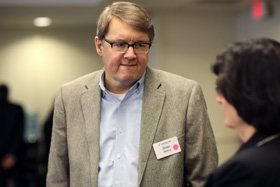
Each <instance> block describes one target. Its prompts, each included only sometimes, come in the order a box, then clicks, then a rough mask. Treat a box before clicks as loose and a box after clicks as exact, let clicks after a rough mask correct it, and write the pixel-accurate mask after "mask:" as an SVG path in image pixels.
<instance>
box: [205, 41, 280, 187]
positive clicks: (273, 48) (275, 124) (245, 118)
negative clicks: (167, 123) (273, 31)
mask: <svg viewBox="0 0 280 187" xmlns="http://www.w3.org/2000/svg"><path fill="white" fill-rule="evenodd" d="M213 71H214V73H215V74H216V75H217V76H218V78H217V90H218V93H219V96H218V98H217V101H218V102H219V103H220V104H222V105H223V106H224V109H225V125H226V126H227V127H230V128H233V129H235V130H236V131H237V133H238V134H239V136H240V137H241V139H242V140H243V142H244V144H243V146H242V147H241V148H240V149H239V150H238V152H237V153H236V154H235V155H234V156H233V157H232V158H231V159H230V160H228V161H227V162H226V163H224V164H223V165H222V166H221V167H219V168H218V169H217V170H216V171H214V172H213V173H212V174H211V175H210V177H209V178H208V180H207V182H206V184H205V187H279V186H280V43H278V42H276V41H273V40H270V39H254V40H248V41H244V42H236V43H233V44H231V45H229V46H228V47H227V48H226V49H225V50H224V51H223V52H222V53H221V54H220V55H218V56H217V61H216V63H215V64H214V66H213ZM233 116H234V117H233Z"/></svg>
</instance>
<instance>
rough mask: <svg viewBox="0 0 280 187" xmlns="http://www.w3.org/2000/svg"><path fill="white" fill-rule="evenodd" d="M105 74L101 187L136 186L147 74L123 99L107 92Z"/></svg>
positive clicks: (101, 133) (99, 176)
mask: <svg viewBox="0 0 280 187" xmlns="http://www.w3.org/2000/svg"><path fill="white" fill-rule="evenodd" d="M104 73H105V72H103V73H102V75H101V77H100V82H99V86H100V88H101V90H102V95H101V97H102V100H101V117H100V143H99V146H100V153H99V154H100V157H99V173H98V187H109V186H117V187H128V186H129V187H134V186H135V187H136V186H137V184H138V158H139V142H140V126H141V114H142V101H143V91H144V80H145V74H146V72H145V73H144V74H143V75H142V77H141V78H140V79H139V80H138V81H137V82H136V83H135V84H134V85H133V86H132V87H131V88H130V89H129V90H128V91H127V93H126V94H125V96H124V98H123V99H122V100H119V99H117V98H116V97H114V96H112V94H110V93H109V92H108V90H106V88H105V86H104V85H105V84H104Z"/></svg>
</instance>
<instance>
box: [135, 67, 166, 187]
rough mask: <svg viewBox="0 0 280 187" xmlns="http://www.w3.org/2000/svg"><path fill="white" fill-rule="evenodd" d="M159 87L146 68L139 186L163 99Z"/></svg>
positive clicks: (158, 82)
mask: <svg viewBox="0 0 280 187" xmlns="http://www.w3.org/2000/svg"><path fill="white" fill-rule="evenodd" d="M160 87H161V83H160V81H159V80H157V78H156V77H155V76H154V74H153V72H152V70H151V69H149V68H147V73H146V78H145V88H144V96H143V105H142V106H143V108H142V119H141V135H140V149H139V171H138V172H139V174H138V176H139V182H138V183H139V186H140V184H141V181H142V178H143V175H144V171H145V168H146V164H147V161H148V158H149V156H150V153H151V151H152V147H153V142H154V137H155V134H156V130H157V126H158V122H159V119H160V115H161V112H162V108H163V104H164V100H165V92H163V91H161V90H160Z"/></svg>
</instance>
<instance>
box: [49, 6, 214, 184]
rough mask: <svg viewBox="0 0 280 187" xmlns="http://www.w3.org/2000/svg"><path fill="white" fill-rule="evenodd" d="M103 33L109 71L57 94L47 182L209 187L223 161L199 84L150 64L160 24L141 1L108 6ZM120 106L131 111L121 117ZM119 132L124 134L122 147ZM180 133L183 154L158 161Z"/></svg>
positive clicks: (100, 46)
mask: <svg viewBox="0 0 280 187" xmlns="http://www.w3.org/2000/svg"><path fill="white" fill-rule="evenodd" d="M112 14H113V15H112ZM110 18H112V19H110ZM106 20H107V21H106ZM108 20H109V21H108ZM102 23H104V24H102ZM102 28H104V30H103V29H102ZM97 31H98V33H97V36H96V37H95V44H96V50H97V53H98V54H99V55H100V56H101V57H102V59H100V61H102V62H103V65H104V69H102V70H100V71H95V72H93V73H90V74H88V75H85V76H83V77H80V78H78V79H76V80H74V81H71V82H70V83H66V84H64V85H62V86H60V87H59V89H58V91H57V94H56V99H55V107H54V108H55V109H54V121H53V122H54V123H53V131H52V140H51V149H50V156H49V166H48V175H47V186H48V187H53V186H55V187H56V186H60V187H62V186H63V187H64V186H65V187H66V186H71V187H89V186H92V187H96V186H98V185H99V186H101V185H102V186H106V187H107V186H116V187H119V186H124V187H132V186H133V187H134V186H135V187H136V186H141V187H182V186H189V185H188V183H189V184H190V185H193V186H194V187H200V186H202V185H203V183H204V181H205V180H206V178H207V176H208V175H209V173H210V172H211V171H213V170H214V169H215V168H216V167H217V160H218V159H217V149H216V143H215V138H214V135H213V131H212V128H211V124H210V120H209V117H208V114H207V108H206V103H205V100H204V96H203V93H202V89H201V87H200V85H199V84H198V83H197V82H195V81H193V80H189V79H186V78H183V77H180V76H178V75H174V74H171V73H167V72H164V71H160V70H155V69H152V68H149V67H148V66H147V64H148V59H149V58H148V57H149V48H150V46H151V42H152V41H153V37H154V29H153V24H152V21H151V19H150V17H149V15H148V13H147V12H146V11H145V10H144V9H143V8H142V7H141V6H139V5H137V4H135V3H131V2H119V1H117V2H115V3H113V4H111V5H109V6H107V7H106V8H105V9H104V11H103V12H102V13H101V15H100V17H99V21H98V26H97ZM103 31H104V32H103ZM104 87H105V88H104ZM110 92H111V93H114V94H112V95H118V96H122V95H123V96H124V98H123V99H122V98H120V99H118V98H116V97H114V96H111V95H110ZM134 96H137V97H138V98H136V97H134ZM107 98H109V99H110V100H106V99H107ZM131 98H133V99H132V100H129V99H131ZM139 100H141V101H140V102H138V101H139ZM135 101H137V102H135ZM129 102H130V103H131V104H128V103H129ZM105 104H106V106H105ZM107 104H108V105H107ZM131 105H133V106H134V108H133V109H131V108H129V107H130V106H131ZM114 106H117V109H116V110H114V111H112V110H111V109H112V108H114ZM122 109H123V110H122ZM140 109H141V111H139V110H140ZM120 110H122V112H124V114H125V115H123V116H122V117H120V118H118V117H119V116H117V115H118V114H119V113H120ZM135 111H137V118H133V117H135V116H133V115H134V113H136V112H135ZM104 114H106V117H104ZM112 114H113V115H112ZM114 114H116V115H114ZM126 114H127V115H126ZM116 116H117V118H118V119H120V120H118V121H117V122H115V121H114V120H116ZM124 116H125V117H124ZM102 117H103V118H102ZM105 118H106V122H107V123H105V122H104V119H105ZM131 119H134V120H135V121H130V120H131ZM138 119H139V120H138ZM127 121H128V122H127ZM122 124H125V126H119V127H118V128H117V126H118V125H122ZM104 125H105V126H106V128H104ZM107 125H108V126H107ZM107 127H108V128H107ZM135 127H136V128H135ZM129 128H135V129H136V130H135V129H133V130H132V131H131V132H130V131H129ZM138 129H139V130H138ZM140 129H141V130H140ZM104 131H110V133H107V132H104ZM127 132H129V133H127ZM108 134H109V135H108ZM104 136H105V137H104ZM118 136H122V137H124V138H125V142H122V143H121V144H119V146H117V145H116V144H117V143H118V141H117V140H119V139H117V138H118ZM176 136H177V139H178V143H179V145H180V147H181V152H178V153H175V154H172V155H169V156H166V157H164V158H162V159H157V158H156V155H155V152H154V149H153V144H155V143H158V142H160V141H164V140H168V139H170V138H172V137H176ZM102 137H103V139H102ZM115 137H117V138H115ZM104 139H105V140H104ZM120 139H121V138H120ZM138 140H139V142H138ZM103 142H106V143H108V142H110V143H111V142H113V143H112V144H110V145H109V146H107V145H108V144H106V143H103ZM132 142H133V143H132ZM135 142H137V143H135ZM134 143H135V144H134ZM100 144H101V146H100ZM156 145H158V144H156ZM170 146H171V147H172V146H173V145H170ZM128 147H131V149H128ZM118 148H120V149H119V150H118V151H120V152H115V150H116V149H118ZM177 148H178V147H177ZM170 150H171V149H170ZM100 153H101V154H100ZM102 153H104V154H102ZM110 153H112V154H110ZM131 153H133V155H130V154H131ZM129 155H130V156H129ZM100 158H101V159H100ZM107 158H108V159H107ZM127 158H128V159H127ZM130 158H132V159H130ZM102 159H103V160H104V159H105V160H106V163H105V162H102V161H103V160H102ZM129 159H130V160H129ZM100 160H101V161H100ZM127 160H129V161H127ZM131 160H132V161H131ZM100 163H101V164H100ZM116 163H117V164H116ZM104 165H105V166H104ZM107 165H108V167H110V168H109V169H107V168H106V166H107ZM111 166H112V167H111ZM118 166H120V167H118ZM126 166H127V167H126ZM104 168H105V169H104ZM111 168H112V169H111ZM115 168H117V169H115ZM126 168H129V169H126ZM104 170H105V171H106V172H103V171H104ZM112 171H113V172H112ZM122 171H124V172H123V173H122ZM108 173H113V174H108ZM115 173H117V175H118V176H117V177H114V176H113V175H114V174H115ZM121 174H123V175H121ZM119 175H121V176H119ZM119 179H120V180H119ZM104 183H107V184H104ZM127 183H130V185H126V184H127Z"/></svg>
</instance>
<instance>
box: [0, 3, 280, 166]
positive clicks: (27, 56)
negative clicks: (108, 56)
mask: <svg viewBox="0 0 280 187" xmlns="http://www.w3.org/2000/svg"><path fill="white" fill-rule="evenodd" d="M274 3H275V7H277V9H276V10H274V12H275V17H273V18H270V19H267V20H262V21H259V22H255V21H252V20H251V17H250V8H249V7H248V8H244V9H242V10H240V11H238V12H236V13H230V12H225V11H218V12H217V11H208V12H206V11H169V12H161V11H154V12H152V17H153V20H154V23H155V30H156V38H155V42H154V44H153V46H152V49H151V52H150V66H152V67H155V68H160V69H163V70H166V71H170V72H173V73H176V74H179V75H181V76H184V77H187V78H190V79H194V80H197V81H198V82H200V84H201V86H202V89H203V91H204V95H205V98H206V102H207V106H208V112H209V116H210V120H211V122H212V125H213V129H214V133H215V136H216V139H217V145H218V151H219V156H220V163H222V162H224V161H225V160H226V159H228V158H229V157H230V156H231V155H233V154H234V152H235V151H236V150H237V148H238V146H239V143H240V142H239V138H238V137H237V135H236V134H235V133H234V132H233V131H232V130H230V129H227V128H225V127H224V125H223V121H224V117H223V110H222V107H221V106H219V105H218V104H217V103H216V101H215V99H216V93H215V76H214V75H212V73H211V72H210V65H211V63H212V62H213V61H214V59H215V55H216V54H217V53H218V52H219V51H220V49H221V48H222V47H223V46H224V45H226V44H227V43H229V42H231V41H234V40H237V39H238V40H239V39H245V38H248V37H260V36H269V37H272V38H274V39H278V40H280V35H279V34H278V33H280V24H279V21H278V20H280V16H279V11H280V7H279V6H280V3H279V2H277V3H276V1H274ZM277 11H278V12H277ZM94 33H95V29H94V28H80V29H77V28H76V29H70V28H68V29H29V30H28V29H25V30H19V29H7V28H6V29H0V83H1V82H5V83H7V84H8V85H9V86H10V89H11V96H10V97H11V99H12V100H13V101H16V102H18V103H21V104H23V106H24V108H25V109H26V111H27V113H33V112H36V113H37V114H38V124H39V125H41V124H42V122H43V121H44V119H45V118H46V117H47V114H48V112H49V110H50V108H51V106H52V102H53V98H54V94H55V91H56V89H57V86H58V85H60V84H62V83H65V82H68V81H70V80H72V79H75V78H77V77H79V76H81V75H84V74H87V73H89V72H92V71H95V70H97V69H100V68H102V62H101V59H100V57H99V56H98V55H97V54H96V51H95V46H94Z"/></svg>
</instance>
